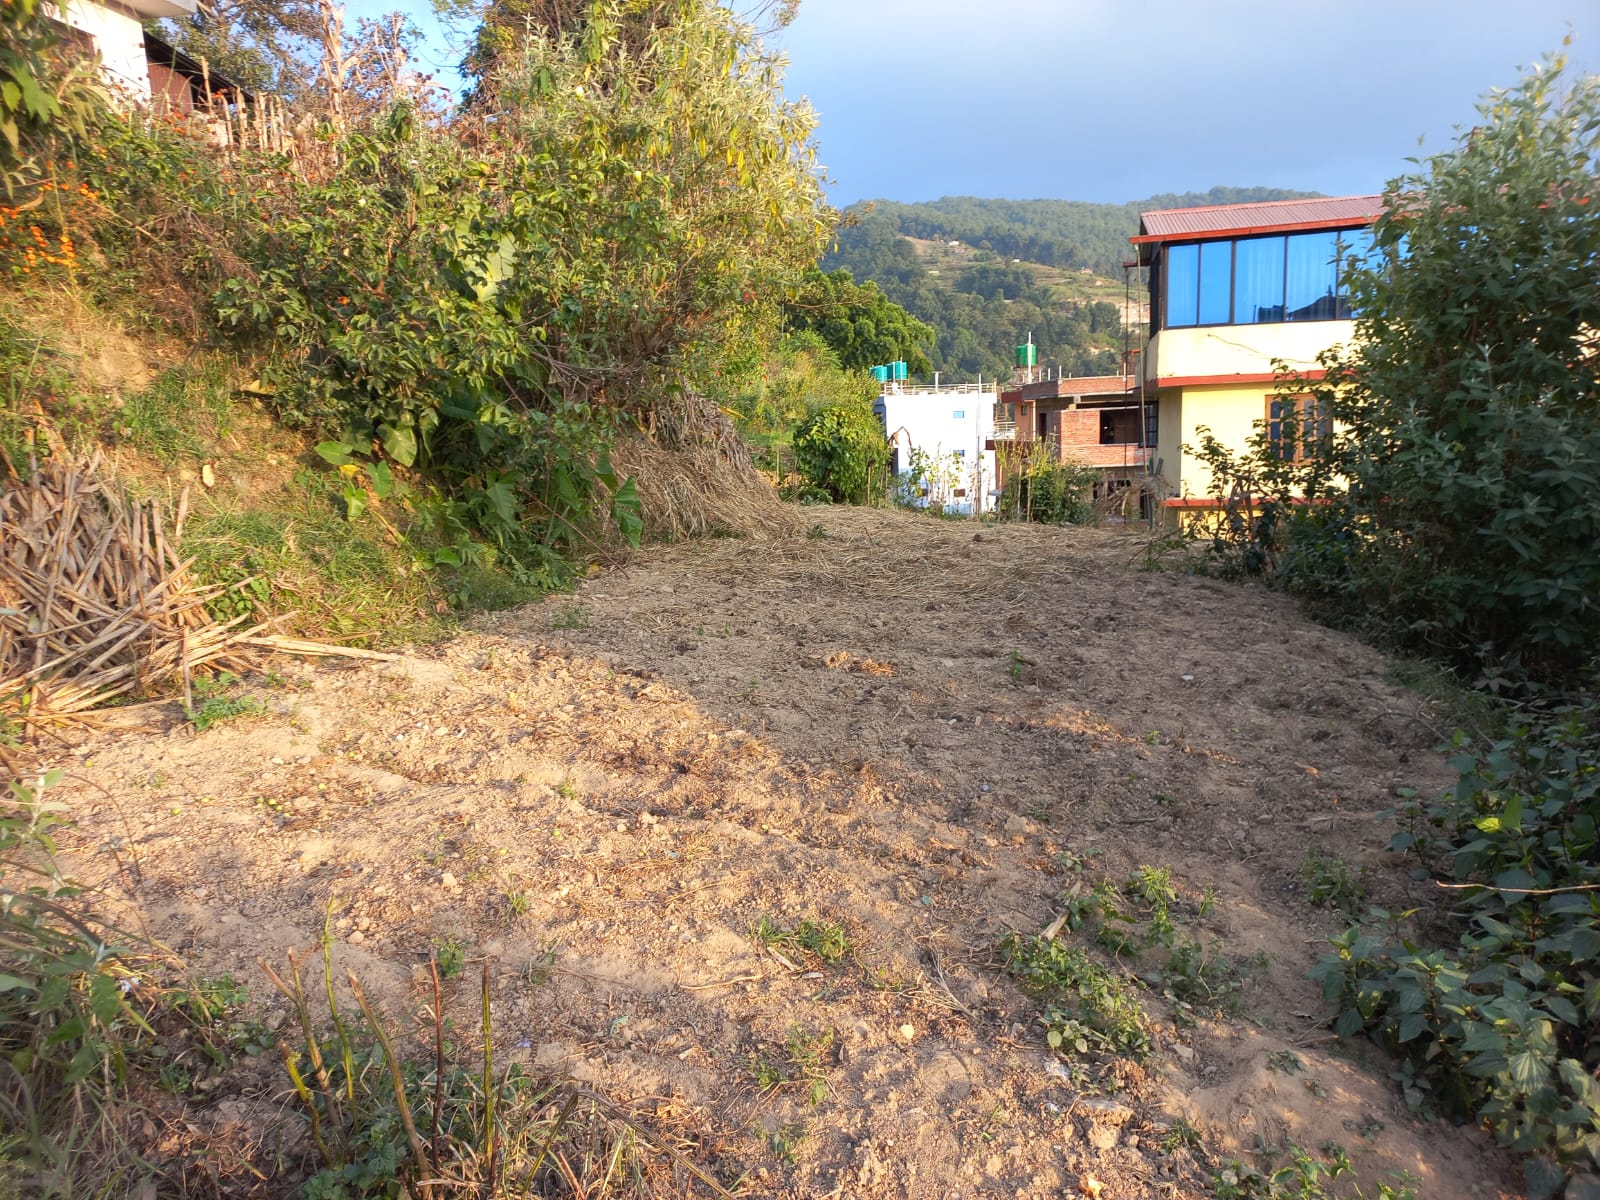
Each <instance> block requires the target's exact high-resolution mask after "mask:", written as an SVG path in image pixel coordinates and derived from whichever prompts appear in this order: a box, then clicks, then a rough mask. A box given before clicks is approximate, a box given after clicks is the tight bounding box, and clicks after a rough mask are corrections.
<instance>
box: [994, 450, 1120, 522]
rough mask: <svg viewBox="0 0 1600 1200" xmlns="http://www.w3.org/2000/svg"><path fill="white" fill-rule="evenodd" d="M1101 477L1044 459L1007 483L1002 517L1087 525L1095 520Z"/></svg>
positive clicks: (1083, 468)
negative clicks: (1094, 497)
mask: <svg viewBox="0 0 1600 1200" xmlns="http://www.w3.org/2000/svg"><path fill="white" fill-rule="evenodd" d="M1098 478H1099V473H1098V472H1097V471H1095V470H1094V468H1092V467H1086V466H1084V465H1083V464H1082V463H1075V462H1057V461H1054V460H1050V459H1041V460H1039V461H1036V462H1033V463H1031V464H1029V465H1028V466H1027V468H1026V469H1025V470H1023V471H1020V472H1018V473H1016V474H1014V475H1012V476H1011V477H1010V478H1008V479H1007V480H1006V482H1005V487H1004V488H1002V489H1001V492H1000V515H1001V517H1003V518H1006V519H1008V520H1021V521H1039V522H1042V523H1044V524H1046V525H1088V524H1090V523H1091V522H1092V521H1093V520H1094V503H1093V500H1092V499H1091V497H1092V495H1093V489H1094V484H1095V481H1096V480H1097V479H1098Z"/></svg>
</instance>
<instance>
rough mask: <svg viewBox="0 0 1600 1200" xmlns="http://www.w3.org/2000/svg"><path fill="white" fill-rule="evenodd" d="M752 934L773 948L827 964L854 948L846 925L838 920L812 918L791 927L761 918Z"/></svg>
mask: <svg viewBox="0 0 1600 1200" xmlns="http://www.w3.org/2000/svg"><path fill="white" fill-rule="evenodd" d="M750 936H751V937H753V938H755V939H756V941H758V942H760V943H761V944H762V945H763V946H769V947H771V948H772V949H774V950H785V951H788V952H789V953H791V954H798V955H800V956H802V957H809V958H812V959H816V960H818V961H821V962H825V963H834V962H838V961H839V960H840V959H841V958H843V957H844V956H845V955H846V954H849V953H850V950H851V946H850V939H849V938H848V937H847V936H846V934H845V931H844V926H843V925H840V924H838V923H837V922H835V921H813V920H811V919H810V918H809V917H808V918H806V919H805V920H803V921H801V922H800V923H799V924H798V925H796V926H794V928H792V929H791V928H788V927H786V926H783V925H779V924H777V923H776V922H774V921H772V920H771V919H769V918H767V917H762V918H760V919H759V920H758V921H757V922H756V925H755V928H754V929H752V930H751V931H750Z"/></svg>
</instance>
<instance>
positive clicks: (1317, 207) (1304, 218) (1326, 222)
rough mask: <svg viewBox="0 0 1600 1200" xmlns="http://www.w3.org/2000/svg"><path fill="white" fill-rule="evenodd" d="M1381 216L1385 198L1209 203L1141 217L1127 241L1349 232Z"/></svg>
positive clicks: (1145, 214) (1361, 197)
mask: <svg viewBox="0 0 1600 1200" xmlns="http://www.w3.org/2000/svg"><path fill="white" fill-rule="evenodd" d="M1382 212H1383V197H1382V196H1329V197H1326V198H1324V199H1319V200H1263V201H1259V202H1258V203H1255V204H1210V205H1207V206H1205V207H1204V208H1166V209H1159V210H1157V211H1155V212H1147V213H1140V214H1139V234H1138V236H1137V237H1132V238H1129V239H1128V240H1129V241H1130V242H1132V243H1133V244H1134V245H1136V246H1137V245H1141V244H1144V243H1148V242H1182V241H1189V240H1192V239H1195V238H1203V237H1240V236H1243V235H1246V234H1252V233H1279V232H1282V231H1284V230H1293V229H1349V228H1353V227H1357V226H1361V225H1370V224H1371V223H1372V222H1373V221H1375V220H1377V219H1378V217H1379V216H1380V215H1381V214H1382Z"/></svg>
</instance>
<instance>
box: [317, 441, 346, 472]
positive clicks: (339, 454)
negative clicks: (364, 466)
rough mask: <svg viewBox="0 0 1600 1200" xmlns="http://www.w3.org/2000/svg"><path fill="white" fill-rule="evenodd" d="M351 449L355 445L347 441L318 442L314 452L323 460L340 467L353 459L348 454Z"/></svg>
mask: <svg viewBox="0 0 1600 1200" xmlns="http://www.w3.org/2000/svg"><path fill="white" fill-rule="evenodd" d="M353 449H355V447H353V446H351V445H350V444H349V443H348V442H318V443H317V447H316V454H317V457H318V458H321V459H322V460H323V461H324V462H327V463H330V464H331V465H333V466H335V467H342V466H345V465H346V464H348V463H351V462H354V461H355V460H354V459H353V458H351V456H350V451H351V450H353Z"/></svg>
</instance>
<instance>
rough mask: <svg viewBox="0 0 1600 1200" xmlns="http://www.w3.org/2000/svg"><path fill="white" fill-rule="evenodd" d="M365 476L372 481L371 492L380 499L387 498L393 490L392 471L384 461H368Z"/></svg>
mask: <svg viewBox="0 0 1600 1200" xmlns="http://www.w3.org/2000/svg"><path fill="white" fill-rule="evenodd" d="M367 478H368V480H370V481H371V483H372V491H373V494H374V495H376V496H377V497H378V499H380V500H387V499H388V498H389V494H390V493H391V492H393V491H394V472H393V471H392V470H390V468H389V464H388V463H386V462H381V461H380V462H373V463H368V464H367Z"/></svg>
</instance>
